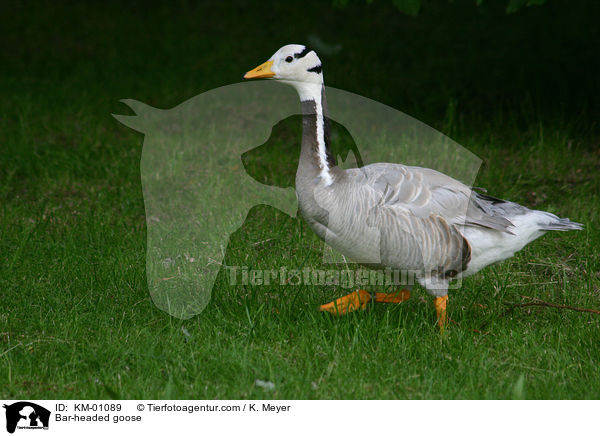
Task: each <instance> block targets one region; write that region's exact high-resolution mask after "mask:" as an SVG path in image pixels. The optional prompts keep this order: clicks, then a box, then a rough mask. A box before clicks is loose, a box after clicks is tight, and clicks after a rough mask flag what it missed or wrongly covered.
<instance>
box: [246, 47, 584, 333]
mask: <svg viewBox="0 0 600 436" xmlns="http://www.w3.org/2000/svg"><path fill="white" fill-rule="evenodd" d="M244 78H245V79H258V78H269V79H275V80H280V81H282V82H284V83H287V84H289V85H291V86H293V87H294V88H295V89H296V91H297V92H298V95H299V96H300V102H301V106H302V114H303V133H302V149H301V151H300V161H299V164H298V172H297V174H296V192H297V196H298V203H299V208H300V211H301V212H302V215H303V216H304V218H305V219H306V221H307V222H308V224H309V225H310V227H311V228H312V229H313V230H314V231H315V232H316V233H317V235H319V237H321V238H322V239H324V240H325V241H326V242H327V243H328V244H330V245H331V246H332V247H333V248H335V249H337V250H338V251H340V252H341V253H342V254H344V255H345V256H347V257H349V258H350V259H355V260H358V261H360V262H361V263H363V264H371V265H376V266H377V267H382V266H383V267H390V268H393V269H400V270H407V271H412V272H414V273H415V275H416V278H417V280H418V282H419V283H420V284H421V285H422V286H423V287H425V289H426V290H427V291H428V292H429V293H430V294H431V295H433V296H434V297H435V307H436V311H437V316H438V324H439V325H440V328H443V327H444V325H445V323H446V303H447V299H448V295H447V294H448V286H449V282H450V281H451V280H452V279H453V278H457V277H461V276H462V277H464V276H468V275H471V274H474V273H476V272H477V271H479V270H481V269H482V268H484V267H485V266H487V265H490V264H492V263H495V262H499V261H501V260H504V259H507V258H509V257H511V256H512V255H513V254H514V253H515V252H517V251H518V250H520V249H522V248H523V247H524V246H525V245H526V244H528V243H529V242H531V241H533V240H534V239H536V238H538V237H540V236H541V235H543V234H544V233H545V232H546V231H548V230H580V229H582V227H583V226H582V225H581V224H579V223H575V222H572V221H570V220H569V219H567V218H558V217H557V216H555V215H553V214H551V213H548V212H542V211H537V210H531V209H528V208H526V207H525V206H521V205H519V204H516V203H512V202H510V201H505V200H500V199H497V198H493V197H490V196H487V195H483V194H480V193H478V192H475V191H472V190H471V188H470V187H469V186H467V185H465V184H463V183H461V182H459V181H458V180H455V179H453V178H451V177H449V176H446V175H444V174H442V173H440V172H437V171H435V170H432V169H428V168H420V167H413V166H405V165H400V164H393V163H376V164H371V165H367V166H364V167H362V168H352V169H347V170H344V169H341V168H339V167H338V166H336V163H335V159H334V158H333V156H332V155H331V154H330V152H329V149H328V145H329V144H328V141H329V139H328V138H329V135H328V133H329V132H328V128H329V123H328V119H327V105H326V102H325V88H324V84H323V67H322V65H321V61H320V60H319V58H318V57H317V54H316V53H315V52H314V51H311V50H309V49H308V48H306V47H305V46H303V45H286V46H284V47H282V48H280V49H279V50H277V52H275V54H274V55H273V56H271V58H270V59H269V60H268V61H266V62H265V63H263V64H262V65H260V66H258V67H256V68H255V69H253V70H251V71H248V72H247V73H246V74H245V76H244ZM390 145H392V144H390ZM373 228H376V229H377V230H378V232H377V235H378V237H373V234H374V233H373ZM409 296H410V293H409V291H408V290H404V291H402V292H399V293H397V294H393V295H392V294H384V293H376V294H375V301H380V302H401V301H404V300H406V299H407V298H408V297H409ZM371 298H372V297H371V294H369V293H368V292H366V291H363V290H359V291H356V292H353V293H352V294H349V295H347V296H345V297H341V298H338V299H337V300H335V301H333V302H331V303H328V304H325V305H323V306H321V310H326V311H329V312H332V313H338V314H342V313H347V312H350V311H352V310H356V309H358V308H364V307H366V304H367V302H368V301H369V300H370V299H371Z"/></svg>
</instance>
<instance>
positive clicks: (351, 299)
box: [319, 289, 410, 315]
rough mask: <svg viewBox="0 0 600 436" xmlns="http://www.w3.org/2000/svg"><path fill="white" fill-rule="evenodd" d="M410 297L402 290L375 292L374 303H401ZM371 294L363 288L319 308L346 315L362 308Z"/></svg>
mask: <svg viewBox="0 0 600 436" xmlns="http://www.w3.org/2000/svg"><path fill="white" fill-rule="evenodd" d="M409 298H410V291H407V290H402V291H399V292H397V293H395V294H386V293H384V292H376V293H375V302H376V303H402V302H403V301H406V300H408V299H409ZM371 299H372V296H371V294H370V293H369V292H367V291H365V290H362V289H360V290H358V291H354V292H352V293H351V294H348V295H345V296H343V297H340V298H338V299H336V300H334V301H332V302H330V303H327V304H323V305H322V306H321V307H320V308H319V310H320V311H321V312H329V313H333V314H334V315H346V314H347V313H350V312H354V311H355V310H359V309H360V310H364V309H366V308H367V304H369V301H371Z"/></svg>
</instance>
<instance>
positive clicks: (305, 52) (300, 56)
mask: <svg viewBox="0 0 600 436" xmlns="http://www.w3.org/2000/svg"><path fill="white" fill-rule="evenodd" d="M308 53H310V49H309V48H308V47H304V50H302V51H301V52H300V53H295V54H294V57H295V58H296V59H300V58H303V57H304V56H306V55H307V54H308Z"/></svg>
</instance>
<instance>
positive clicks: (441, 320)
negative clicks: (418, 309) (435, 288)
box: [435, 295, 448, 333]
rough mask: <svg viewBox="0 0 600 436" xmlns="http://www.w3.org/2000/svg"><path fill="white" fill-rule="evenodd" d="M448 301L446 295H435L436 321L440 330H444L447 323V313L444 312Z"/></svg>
mask: <svg viewBox="0 0 600 436" xmlns="http://www.w3.org/2000/svg"><path fill="white" fill-rule="evenodd" d="M447 303H448V296H447V295H444V296H443V297H436V299H435V311H436V312H437V322H438V326H439V327H440V332H442V333H443V332H444V330H445V328H446V324H447V323H448V315H447V314H446V304H447Z"/></svg>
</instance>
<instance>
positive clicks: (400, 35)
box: [0, 0, 600, 128]
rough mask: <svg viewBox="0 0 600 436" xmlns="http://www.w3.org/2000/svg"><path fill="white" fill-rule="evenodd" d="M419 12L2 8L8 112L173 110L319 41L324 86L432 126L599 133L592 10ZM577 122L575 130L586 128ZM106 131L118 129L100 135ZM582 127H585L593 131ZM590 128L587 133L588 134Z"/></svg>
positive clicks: (309, 7)
mask: <svg viewBox="0 0 600 436" xmlns="http://www.w3.org/2000/svg"><path fill="white" fill-rule="evenodd" d="M505 9H506V2H505V1H504V0H502V1H499V0H488V1H485V2H484V3H483V4H482V5H481V6H479V7H477V6H476V5H475V2H474V1H472V0H469V1H453V2H448V1H443V0H436V1H425V2H424V3H423V5H422V8H421V12H420V14H419V15H418V16H416V17H412V16H408V15H405V14H403V13H402V12H400V11H399V10H398V9H396V8H395V6H394V5H393V4H392V3H391V2H390V1H386V0H376V1H374V2H373V3H371V4H367V3H366V2H361V1H354V2H351V3H350V4H348V5H347V6H346V7H344V8H336V7H334V6H332V4H331V3H329V2H314V1H312V2H311V1H302V2H294V1H289V2H276V1H273V2H267V1H262V2H249V1H228V2H216V3H214V4H213V3H208V2H207V3H203V2H191V1H190V2H178V1H175V2H170V3H168V4H161V3H159V2H110V1H109V2H102V4H95V3H91V2H90V3H88V4H86V3H80V2H64V1H63V2H47V3H45V2H32V3H29V2H27V3H25V2H23V3H21V2H10V1H9V2H3V6H2V7H1V9H0V16H1V18H0V23H1V30H0V32H1V35H2V36H1V38H0V64H1V65H2V68H1V70H2V72H1V73H0V74H1V76H0V77H1V86H2V94H3V98H4V99H10V98H19V97H20V96H27V95H31V94H34V95H38V96H40V98H42V99H43V95H44V94H45V93H47V92H48V91H54V90H56V89H57V88H59V89H60V90H61V91H62V92H61V94H62V96H63V99H60V98H55V101H54V102H53V104H54V105H55V106H56V109H57V110H60V107H61V106H64V105H65V104H69V103H70V102H72V101H73V100H76V97H77V96H78V95H81V94H85V93H93V92H94V91H96V90H97V89H98V88H101V89H103V90H104V95H105V100H104V101H98V102H97V105H96V106H95V108H94V109H96V110H97V114H98V115H99V116H103V115H104V116H105V115H106V114H107V113H109V112H110V111H111V110H113V111H116V110H117V109H120V108H121V106H120V105H119V104H118V103H117V101H118V100H119V99H120V98H125V97H127V98H135V99H139V100H141V101H145V102H149V103H150V104H154V105H157V106H159V107H171V106H174V105H176V104H178V103H180V102H181V101H183V100H185V99H187V98H189V97H192V96H194V95H196V94H198V93H200V92H203V91H206V90H209V89H212V88H215V87H218V86H222V85H227V84H230V83H233V82H237V81H239V80H240V79H241V74H242V73H243V72H245V71H246V70H248V69H249V68H251V67H253V66H255V65H257V64H258V63H260V62H262V61H263V60H264V59H267V58H268V57H269V56H270V55H271V54H272V53H273V52H274V51H275V50H277V49H278V48H279V47H280V46H282V45H284V44H287V43H307V37H308V36H309V35H316V36H318V37H319V38H320V39H321V40H323V41H324V42H325V43H327V44H341V45H342V47H343V48H342V50H341V51H340V52H339V53H337V54H335V55H330V56H327V55H325V54H322V53H321V54H320V56H321V58H322V59H323V62H324V71H325V80H326V84H328V85H329V86H334V87H337V88H342V89H345V90H348V91H351V92H354V93H357V94H361V95H365V96H367V97H370V98H373V99H377V100H379V101H381V102H383V103H386V104H389V105H391V106H393V107H395V108H397V109H400V110H402V111H405V112H407V113H409V114H411V115H413V116H416V117H417V118H420V119H422V120H423V121H425V122H427V123H430V124H434V125H435V124H436V123H439V121H440V120H441V119H442V118H443V117H444V116H445V114H446V110H447V107H448V104H449V102H453V104H454V105H455V106H456V108H457V111H458V112H459V113H460V114H463V116H468V117H471V118H475V119H478V118H485V117H490V116H499V114H500V113H502V114H503V115H505V116H509V117H514V118H515V119H516V120H520V121H523V122H529V121H530V118H533V119H535V118H540V119H549V118H551V117H560V118H562V119H564V118H565V117H568V118H572V119H578V120H579V119H584V120H586V121H588V122H589V123H593V120H595V119H597V115H598V110H599V107H600V106H599V101H598V93H599V91H600V90H599V85H598V77H600V68H599V67H600V57H599V56H598V54H599V50H598V49H599V48H600V32H599V28H598V26H599V24H598V23H599V21H600V3H598V2H595V1H560V0H549V1H548V2H547V4H546V5H543V6H532V7H524V8H522V9H521V10H519V11H518V12H517V13H514V14H507V13H506V12H505ZM582 117H583V118H582ZM107 122H112V121H108V120H107ZM589 123H588V127H590V126H591V124H589ZM583 126H584V125H582V128H583Z"/></svg>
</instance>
